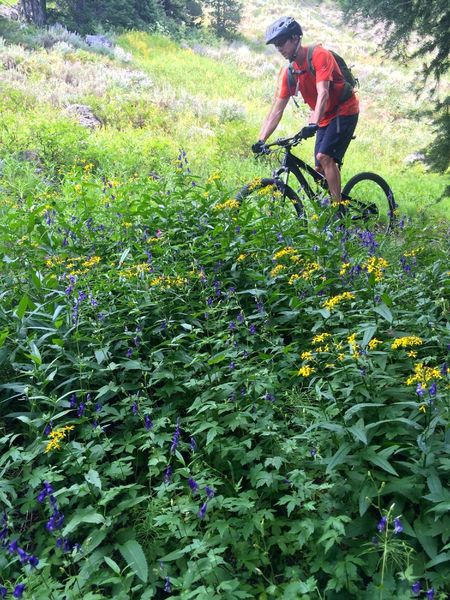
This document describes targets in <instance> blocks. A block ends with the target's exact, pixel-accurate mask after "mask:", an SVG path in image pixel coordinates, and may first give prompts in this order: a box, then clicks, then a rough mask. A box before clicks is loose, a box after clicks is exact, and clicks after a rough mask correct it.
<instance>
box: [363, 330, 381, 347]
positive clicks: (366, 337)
mask: <svg viewBox="0 0 450 600" xmlns="http://www.w3.org/2000/svg"><path fill="white" fill-rule="evenodd" d="M377 329H378V327H377V326H376V325H371V326H370V327H368V328H367V329H366V330H365V331H364V337H363V340H362V343H361V345H362V347H363V348H365V347H366V346H367V344H368V343H369V342H370V340H371V339H372V338H373V336H374V335H375V333H376V331H377Z"/></svg>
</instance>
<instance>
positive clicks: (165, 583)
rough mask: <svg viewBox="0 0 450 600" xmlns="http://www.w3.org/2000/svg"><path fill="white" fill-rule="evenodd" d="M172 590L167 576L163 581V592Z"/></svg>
mask: <svg viewBox="0 0 450 600" xmlns="http://www.w3.org/2000/svg"><path fill="white" fill-rule="evenodd" d="M171 589H172V586H171V585H170V577H169V576H167V577H166V578H165V580H164V591H165V592H167V593H168V592H170V590H171Z"/></svg>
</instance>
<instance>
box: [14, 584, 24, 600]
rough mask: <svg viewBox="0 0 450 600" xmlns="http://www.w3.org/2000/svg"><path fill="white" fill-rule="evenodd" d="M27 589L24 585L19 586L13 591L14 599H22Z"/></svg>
mask: <svg viewBox="0 0 450 600" xmlns="http://www.w3.org/2000/svg"><path fill="white" fill-rule="evenodd" d="M25 587H26V586H25V584H24V583H19V584H17V585H16V587H15V588H14V591H13V597H14V598H22V594H23V592H24V589H25Z"/></svg>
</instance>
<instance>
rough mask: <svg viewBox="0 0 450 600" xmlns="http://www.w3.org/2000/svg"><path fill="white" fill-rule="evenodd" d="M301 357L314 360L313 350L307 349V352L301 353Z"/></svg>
mask: <svg viewBox="0 0 450 600" xmlns="http://www.w3.org/2000/svg"><path fill="white" fill-rule="evenodd" d="M300 358H301V359H302V360H312V358H313V353H312V352H311V350H306V351H305V352H302V353H301V355H300Z"/></svg>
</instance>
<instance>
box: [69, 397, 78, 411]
mask: <svg viewBox="0 0 450 600" xmlns="http://www.w3.org/2000/svg"><path fill="white" fill-rule="evenodd" d="M76 405H77V395H76V394H72V395H71V396H70V398H69V406H70V408H75V406H76Z"/></svg>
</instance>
